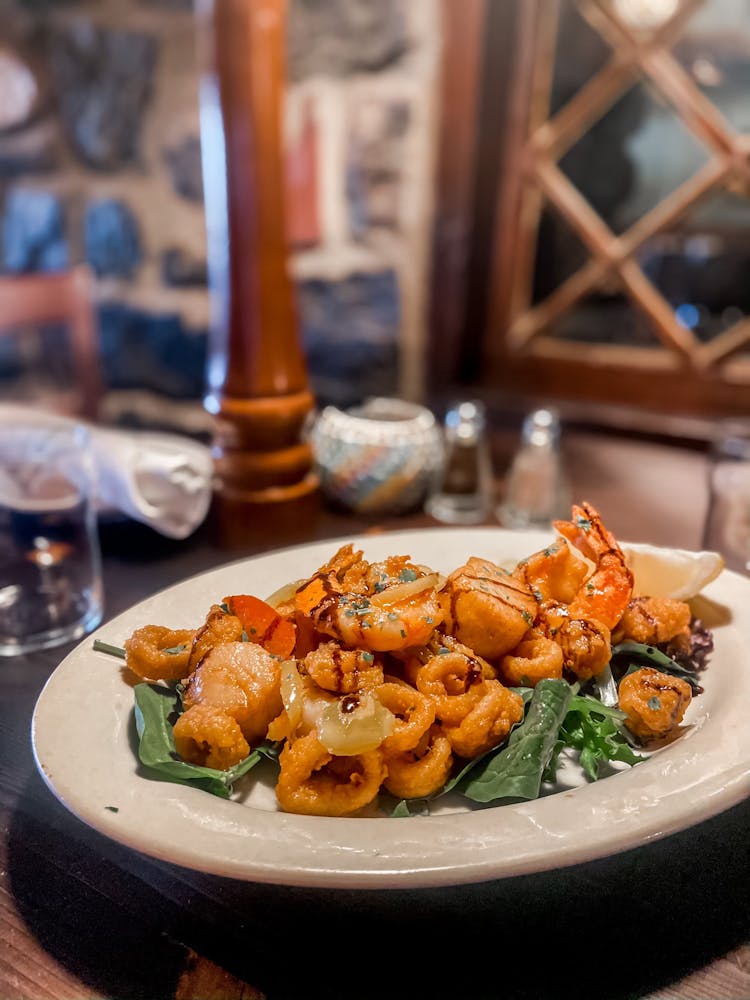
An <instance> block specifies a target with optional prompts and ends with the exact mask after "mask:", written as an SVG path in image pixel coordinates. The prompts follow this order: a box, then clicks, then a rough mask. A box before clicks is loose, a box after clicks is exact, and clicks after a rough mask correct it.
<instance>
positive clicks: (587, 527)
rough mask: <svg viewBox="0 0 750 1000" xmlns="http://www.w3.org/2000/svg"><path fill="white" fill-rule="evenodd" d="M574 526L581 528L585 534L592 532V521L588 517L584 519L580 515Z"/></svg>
mask: <svg viewBox="0 0 750 1000" xmlns="http://www.w3.org/2000/svg"><path fill="white" fill-rule="evenodd" d="M574 524H575V526H576V527H577V528H580V529H581V531H583V532H584V533H585V534H588V533H589V532H590V531H591V521H589V519H588V518H587V517H582V516H581V515H580V514H579V515H578V517H577V518H576V519H575V521H574Z"/></svg>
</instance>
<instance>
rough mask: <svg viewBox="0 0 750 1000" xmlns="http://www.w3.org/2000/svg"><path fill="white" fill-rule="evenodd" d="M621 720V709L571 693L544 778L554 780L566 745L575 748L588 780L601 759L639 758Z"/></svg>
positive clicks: (594, 777) (628, 760)
mask: <svg viewBox="0 0 750 1000" xmlns="http://www.w3.org/2000/svg"><path fill="white" fill-rule="evenodd" d="M624 720H625V713H624V712H621V711H620V710H619V709H618V708H608V707H607V706H606V705H603V704H602V703H601V702H600V701H599V699H598V698H591V697H589V696H588V695H580V694H576V695H573V697H572V698H571V700H570V704H569V705H568V712H567V715H566V716H565V719H564V720H563V724H562V725H561V726H560V731H559V733H558V737H557V743H556V745H555V750H554V753H553V755H552V757H551V759H550V761H549V764H548V766H547V771H546V773H545V776H544V778H545V781H554V780H555V775H556V771H557V763H558V759H559V755H560V752H561V751H562V750H563V749H564V748H566V747H569V748H571V749H573V750H577V751H578V754H579V758H578V759H579V761H580V764H581V767H582V768H583V770H584V771H585V772H586V774H587V775H588V777H589V778H591V780H592V781H596V780H597V778H598V777H599V768H600V766H601V764H602V763H605V762H611V761H615V760H618V761H623V762H624V763H626V764H631V765H632V764H637V763H639V761H641V760H643V757H641V756H640V755H639V754H637V753H635V752H634V751H633V749H632V747H631V746H630V743H629V742H628V740H627V738H626V736H625V734H624V732H623V722H624Z"/></svg>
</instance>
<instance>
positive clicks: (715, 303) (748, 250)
mask: <svg viewBox="0 0 750 1000" xmlns="http://www.w3.org/2000/svg"><path fill="white" fill-rule="evenodd" d="M749 231H750V200H748V199H747V198H745V197H743V196H741V195H738V194H733V193H731V192H729V191H716V192H715V193H714V194H712V195H711V196H709V197H708V198H706V199H705V200H704V201H702V202H701V203H700V204H698V205H695V206H694V207H693V208H692V209H691V210H690V211H689V212H687V213H686V214H685V215H684V216H683V217H682V218H681V219H680V220H679V222H678V223H676V224H675V225H674V226H673V227H672V228H671V229H670V230H669V231H668V232H664V233H660V234H658V235H657V236H654V237H653V238H652V239H650V240H648V241H647V242H646V243H645V244H644V245H643V247H642V248H641V250H640V252H639V255H638V258H639V262H640V264H641V267H642V268H643V270H644V271H645V272H646V274H647V275H648V277H649V278H650V279H651V281H652V282H653V284H654V285H655V286H656V287H657V288H658V289H659V291H660V292H661V293H662V295H663V296H664V297H665V298H666V299H667V301H668V302H669V303H670V304H671V305H672V306H673V308H674V310H675V314H676V316H677V319H678V321H679V322H680V323H682V325H683V326H686V327H688V328H689V329H691V330H692V331H693V332H694V333H695V335H696V336H697V337H698V339H699V340H701V341H703V342H707V341H710V340H712V339H713V338H714V337H716V336H718V335H719V334H721V333H723V332H724V331H725V330H728V329H729V328H730V327H732V326H734V324H735V323H737V322H738V321H739V320H741V319H744V318H745V317H746V316H750V283H748V280H747V276H748V274H750V241H748V236H747V234H748V232H749Z"/></svg>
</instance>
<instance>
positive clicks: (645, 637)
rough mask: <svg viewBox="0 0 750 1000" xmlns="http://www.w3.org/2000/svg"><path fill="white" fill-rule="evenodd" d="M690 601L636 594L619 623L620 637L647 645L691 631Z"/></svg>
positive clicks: (619, 640)
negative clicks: (637, 595)
mask: <svg viewBox="0 0 750 1000" xmlns="http://www.w3.org/2000/svg"><path fill="white" fill-rule="evenodd" d="M690 617H691V612H690V605H688V604H685V602H684V601H675V600H672V599H671V598H668V597H634V598H633V599H632V600H631V601H630V603H629V604H628V606H627V608H626V609H625V614H624V615H623V616H622V618H621V619H620V623H619V625H618V626H617V640H618V642H622V641H623V640H627V639H630V640H632V641H633V642H643V643H646V644H648V645H656V644H657V643H662V642H669V641H670V640H672V639H676V638H677V637H678V636H689V635H690Z"/></svg>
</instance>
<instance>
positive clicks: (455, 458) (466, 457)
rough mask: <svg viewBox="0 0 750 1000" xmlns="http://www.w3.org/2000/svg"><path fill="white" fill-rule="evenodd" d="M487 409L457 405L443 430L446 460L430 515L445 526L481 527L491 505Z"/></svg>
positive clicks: (467, 403)
mask: <svg viewBox="0 0 750 1000" xmlns="http://www.w3.org/2000/svg"><path fill="white" fill-rule="evenodd" d="M486 426H487V421H486V415H485V408H484V406H483V404H482V403H480V402H478V401H477V400H465V401H463V402H460V403H456V404H454V405H453V406H452V407H451V408H450V409H449V410H448V412H447V413H446V415H445V422H444V427H443V436H444V445H445V459H444V465H443V470H442V476H441V480H440V483H439V485H438V488H437V490H436V491H435V493H433V494H432V496H430V497H429V498H428V500H427V503H426V504H425V509H426V511H427V513H428V514H431V515H432V517H434V518H435V519H436V520H438V521H443V522H445V523H446V524H479V523H481V522H482V521H484V520H485V519H486V518H487V516H488V514H489V512H490V507H491V504H492V460H491V458H490V450H489V443H488V441H487V431H486Z"/></svg>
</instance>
